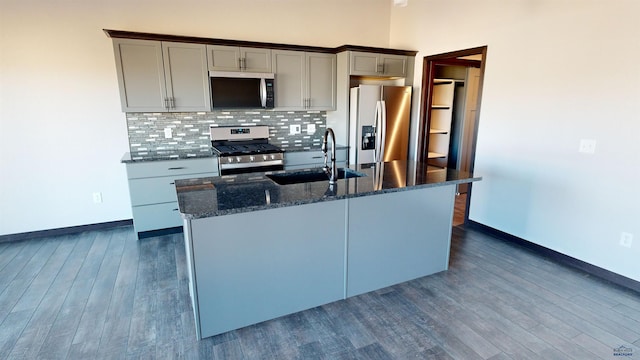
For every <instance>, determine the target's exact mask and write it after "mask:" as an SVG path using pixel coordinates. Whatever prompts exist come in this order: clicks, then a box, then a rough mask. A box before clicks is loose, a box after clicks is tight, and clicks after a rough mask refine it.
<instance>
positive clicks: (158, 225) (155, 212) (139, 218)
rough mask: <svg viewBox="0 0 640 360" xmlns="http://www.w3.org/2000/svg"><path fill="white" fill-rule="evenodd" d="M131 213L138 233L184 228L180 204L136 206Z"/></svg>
mask: <svg viewBox="0 0 640 360" xmlns="http://www.w3.org/2000/svg"><path fill="white" fill-rule="evenodd" d="M131 211H132V212H133V226H134V228H135V231H136V232H142V231H151V230H158V229H165V228H170V227H176V226H182V217H181V216H180V211H179V210H178V202H169V203H163V204H155V205H144V206H134V207H132V208H131Z"/></svg>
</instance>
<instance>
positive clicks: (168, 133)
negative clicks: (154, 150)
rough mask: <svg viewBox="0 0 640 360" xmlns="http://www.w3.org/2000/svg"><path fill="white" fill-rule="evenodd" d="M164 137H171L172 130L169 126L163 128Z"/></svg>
mask: <svg viewBox="0 0 640 360" xmlns="http://www.w3.org/2000/svg"><path fill="white" fill-rule="evenodd" d="M164 138H165V139H171V138H173V131H172V130H171V128H164Z"/></svg>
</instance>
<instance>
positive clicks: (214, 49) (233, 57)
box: [207, 45, 271, 73]
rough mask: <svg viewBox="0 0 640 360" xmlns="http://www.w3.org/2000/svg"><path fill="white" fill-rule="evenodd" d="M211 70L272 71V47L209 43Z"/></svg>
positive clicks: (208, 53)
mask: <svg viewBox="0 0 640 360" xmlns="http://www.w3.org/2000/svg"><path fill="white" fill-rule="evenodd" d="M207 57H208V61H209V70H210V71H246V72H263V73H270V72H271V49H261V48H245V47H237V46H224V45H207Z"/></svg>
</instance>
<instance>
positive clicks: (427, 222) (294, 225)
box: [176, 161, 480, 338]
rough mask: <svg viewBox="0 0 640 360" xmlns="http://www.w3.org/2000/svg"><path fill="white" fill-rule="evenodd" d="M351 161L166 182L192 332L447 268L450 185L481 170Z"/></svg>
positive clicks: (208, 332)
mask: <svg viewBox="0 0 640 360" xmlns="http://www.w3.org/2000/svg"><path fill="white" fill-rule="evenodd" d="M351 170H354V171H355V173H354V172H350V174H351V175H352V176H354V175H355V176H357V177H352V178H348V179H339V180H338V181H337V183H336V184H335V185H334V186H330V185H329V182H328V181H326V180H325V181H315V182H300V183H292V184H288V185H279V184H278V183H276V182H274V181H273V180H272V179H270V178H269V177H268V176H270V175H271V176H273V175H275V176H277V175H278V174H285V175H290V174H291V173H292V171H287V172H274V173H272V174H270V173H266V174H264V173H252V174H241V175H228V176H222V177H206V178H198V179H187V180H177V181H176V190H177V195H178V203H179V209H180V213H181V214H182V217H183V219H184V236H185V247H186V254H187V265H188V274H189V291H190V295H191V299H192V305H193V309H194V315H195V320H196V321H195V323H196V333H197V336H198V338H204V337H208V336H212V335H216V334H220V333H223V332H226V331H230V330H233V329H237V328H240V327H244V326H247V325H251V324H255V323H258V322H261V321H265V320H269V319H273V318H276V317H279V316H283V315H286V314H290V313H293V312H297V311H301V310H305V309H309V308H312V307H315V306H319V305H323V304H326V303H329V302H332V301H336V300H341V299H345V298H347V297H351V296H355V295H358V294H362V293H365V292H368V291H373V290H376V289H380V288H383V287H386V286H390V285H394V284H397V283H400V282H404V281H408V280H411V279H415V278H418V277H421V276H426V275H430V274H433V273H436V272H439V271H443V270H446V269H447V267H448V262H449V247H450V239H451V223H452V217H453V206H454V200H455V191H456V185H457V184H461V183H467V182H472V181H476V180H480V178H479V177H473V175H471V174H468V173H461V172H457V171H454V170H449V169H439V168H433V167H430V166H427V165H426V164H419V163H414V162H407V161H392V162H386V163H377V164H366V165H359V166H357V167H354V168H352V169H351ZM284 178H288V179H290V178H291V177H286V176H285V177H284Z"/></svg>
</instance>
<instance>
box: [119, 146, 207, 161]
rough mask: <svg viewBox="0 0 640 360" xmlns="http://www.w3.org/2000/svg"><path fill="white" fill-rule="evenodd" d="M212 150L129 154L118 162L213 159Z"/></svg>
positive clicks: (197, 149) (198, 149) (158, 151)
mask: <svg viewBox="0 0 640 360" xmlns="http://www.w3.org/2000/svg"><path fill="white" fill-rule="evenodd" d="M214 156H216V154H214V152H213V150H211V148H196V149H183V150H157V151H147V152H146V154H144V155H134V156H132V155H131V153H130V152H126V153H124V155H123V156H122V159H121V160H120V162H122V163H125V164H126V163H138V162H146V161H163V160H184V159H197V158H206V157H214Z"/></svg>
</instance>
